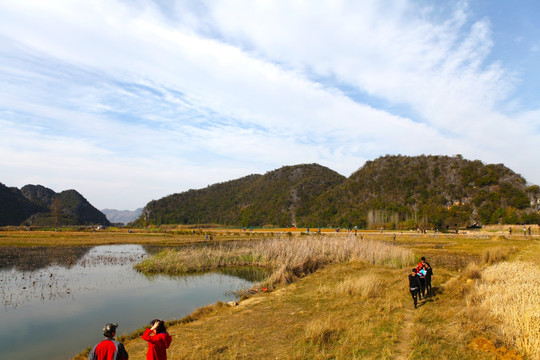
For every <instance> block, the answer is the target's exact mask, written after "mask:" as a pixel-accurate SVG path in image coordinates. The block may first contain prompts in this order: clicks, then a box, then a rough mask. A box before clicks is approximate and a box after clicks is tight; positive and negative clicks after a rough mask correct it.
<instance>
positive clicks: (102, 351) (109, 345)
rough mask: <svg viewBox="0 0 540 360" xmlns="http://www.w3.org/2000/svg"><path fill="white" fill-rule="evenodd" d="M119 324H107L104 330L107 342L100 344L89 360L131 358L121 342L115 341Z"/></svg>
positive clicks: (94, 349)
mask: <svg viewBox="0 0 540 360" xmlns="http://www.w3.org/2000/svg"><path fill="white" fill-rule="evenodd" d="M117 327H118V324H117V323H109V324H106V325H105V327H104V328H103V336H105V340H103V341H101V342H100V343H98V344H97V345H96V346H94V347H93V348H92V350H91V351H90V354H88V360H128V358H129V356H128V353H127V351H126V349H125V348H124V345H123V344H122V343H121V342H120V341H116V340H114V336H115V335H116V328H117Z"/></svg>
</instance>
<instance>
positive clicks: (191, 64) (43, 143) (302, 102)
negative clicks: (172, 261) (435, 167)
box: [0, 0, 540, 209]
mask: <svg viewBox="0 0 540 360" xmlns="http://www.w3.org/2000/svg"><path fill="white" fill-rule="evenodd" d="M539 18H540V2H538V1H516V2H508V1H488V0H477V1H447V2H440V1H434V0H431V1H429V0H428V1H420V0H417V1H413V0H395V1H390V0H389V1H385V0H383V1H345V0H343V1H335V0H331V1H330V0H328V1H317V2H313V1H247V0H246V1H240V0H238V1H164V0H159V1H158V0H155V1H151V0H134V1H126V0H93V1H39V0H35V1H26V0H18V1H9V0H0V44H1V46H0V84H1V86H0V169H1V170H0V182H2V183H4V184H5V185H7V186H16V187H21V186H23V185H26V184H42V185H44V186H47V187H50V188H52V189H53V190H55V191H61V190H66V189H76V190H78V191H79V192H81V193H82V194H83V195H84V196H85V197H86V198H87V199H88V200H89V201H90V202H91V203H92V204H93V205H94V206H96V207H97V208H99V209H103V208H116V209H135V208H137V207H142V206H144V205H145V204H146V203H147V202H148V201H150V200H152V199H158V198H161V197H163V196H166V195H168V194H172V193H176V192H182V191H186V190H188V189H191V188H201V187H205V186H207V185H210V184H214V183H216V182H221V181H227V180H231V179H236V178H239V177H242V176H245V175H249V174H253V173H259V174H262V173H265V172H267V171H270V170H273V169H276V168H279V167H281V166H284V165H294V164H301V163H319V164H321V165H324V166H327V167H329V168H331V169H333V170H336V171H338V172H339V173H341V174H343V175H345V176H349V175H350V174H351V173H352V172H354V171H356V170H357V169H358V168H360V167H361V166H362V165H363V164H364V162H365V161H366V160H371V159H375V158H377V157H379V156H383V155H386V154H403V155H419V154H443V155H454V154H462V155H463V156H464V157H465V158H468V159H471V160H474V159H479V160H482V161H483V162H484V163H504V164H505V165H507V166H509V167H510V168H511V169H512V170H514V171H516V172H517V173H519V174H521V175H523V176H524V177H525V178H526V179H527V180H528V181H529V182H530V183H535V184H539V183H540V167H539V166H538V165H537V162H538V161H537V157H538V155H539V154H540V96H539V94H540V71H539V70H540V25H539V22H538V21H537V19H539Z"/></svg>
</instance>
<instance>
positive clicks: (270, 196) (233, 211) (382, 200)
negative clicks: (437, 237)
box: [137, 155, 540, 229]
mask: <svg viewBox="0 0 540 360" xmlns="http://www.w3.org/2000/svg"><path fill="white" fill-rule="evenodd" d="M539 199H540V188H539V187H538V186H537V185H532V186H527V182H526V180H525V179H524V178H523V177H521V176H520V175H519V174H516V173H515V172H513V171H512V170H510V169H509V168H507V167H505V166H504V165H502V164H488V165H486V164H483V163H482V162H481V161H478V160H475V161H470V160H466V159H463V158H462V157H461V156H459V155H458V156H455V157H449V156H425V155H422V156H414V157H410V156H401V155H398V156H390V155H388V156H384V157H380V158H378V159H376V160H373V161H368V162H366V163H365V164H364V166H362V167H361V168H360V169H359V170H358V171H356V172H355V173H353V174H352V175H351V176H350V177H349V178H345V177H343V176H341V175H339V174H338V173H336V172H334V171H332V170H330V169H328V168H325V167H323V166H320V165H317V164H310V165H298V166H286V167H283V168H280V169H278V170H274V171H271V172H269V173H267V174H265V175H250V176H246V177H244V178H241V179H237V180H232V181H229V182H225V183H220V184H215V185H211V186H208V187H207V188H205V189H200V190H189V191H187V192H184V193H180V194H174V195H170V196H167V197H165V198H162V199H160V200H154V201H152V202H150V203H148V204H147V205H146V207H145V208H144V210H143V215H142V216H141V217H140V218H139V219H138V220H137V224H139V225H149V224H157V225H159V224H221V225H236V226H246V227H250V226H264V225H274V226H291V225H296V226H299V227H319V226H322V227H351V226H359V227H361V228H380V227H385V228H393V229H407V228H414V227H416V226H424V227H433V228H439V229H450V228H452V229H453V228H454V227H456V226H457V227H464V226H471V225H474V224H478V225H482V224H493V223H508V224H517V223H540V215H539V214H538V210H539V209H538V206H539Z"/></svg>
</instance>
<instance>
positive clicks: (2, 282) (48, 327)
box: [0, 245, 254, 359]
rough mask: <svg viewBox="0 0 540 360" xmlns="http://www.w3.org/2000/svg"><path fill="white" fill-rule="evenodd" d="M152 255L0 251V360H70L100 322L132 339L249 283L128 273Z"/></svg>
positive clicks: (210, 276)
mask: <svg viewBox="0 0 540 360" xmlns="http://www.w3.org/2000/svg"><path fill="white" fill-rule="evenodd" d="M158 250H160V248H158V247H152V246H143V245H102V246H95V247H88V246H87V247H84V246H75V247H0V300H1V305H2V308H1V309H0V323H2V327H1V328H0V348H1V349H2V357H3V358H4V357H5V358H9V359H34V358H46V359H66V358H70V357H71V356H73V355H75V354H76V353H78V352H79V351H80V350H81V349H82V348H85V347H87V346H91V345H93V344H94V343H96V342H97V341H99V340H100V339H101V338H102V335H101V328H102V327H103V325H104V324H105V323H107V322H118V323H119V324H120V326H119V329H118V332H119V334H121V333H131V332H133V331H134V330H136V329H138V328H141V327H143V326H144V325H146V324H147V322H148V321H149V320H151V319H153V318H157V317H159V318H164V319H172V318H181V317H183V316H186V315H188V314H189V313H191V312H192V311H193V310H195V309H196V308H198V307H200V306H203V305H206V304H209V303H215V302H216V301H230V300H234V299H235V298H236V297H237V295H236V293H237V291H238V290H241V289H246V288H249V287H250V286H251V284H252V281H253V280H254V279H246V275H245V273H239V272H236V273H235V274H234V275H235V276H232V275H227V274H223V273H205V274H197V275H189V276H174V277H171V276H165V275H153V276H146V275H144V274H142V273H140V272H137V271H135V270H134V269H133V264H134V263H135V262H138V261H141V260H143V259H144V258H146V257H147V256H148V255H149V254H152V253H156V252H157V251H158ZM250 275H253V274H250ZM242 277H244V278H242Z"/></svg>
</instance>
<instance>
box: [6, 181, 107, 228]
mask: <svg viewBox="0 0 540 360" xmlns="http://www.w3.org/2000/svg"><path fill="white" fill-rule="evenodd" d="M21 224H22V225H27V226H63V225H98V224H99V225H110V222H109V221H108V220H107V218H106V217H105V215H103V213H102V212H100V211H99V210H98V209H96V208H95V207H94V206H92V205H91V204H90V203H89V202H88V200H86V199H85V198H84V197H83V196H82V195H81V194H79V193H78V192H77V191H75V190H65V191H62V192H60V193H56V192H55V191H53V190H51V189H49V188H46V187H44V186H42V185H26V186H23V187H22V188H21V189H20V190H19V189H17V188H14V187H13V188H9V187H7V186H5V185H3V184H0V226H5V225H21Z"/></svg>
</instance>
